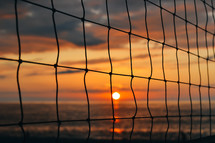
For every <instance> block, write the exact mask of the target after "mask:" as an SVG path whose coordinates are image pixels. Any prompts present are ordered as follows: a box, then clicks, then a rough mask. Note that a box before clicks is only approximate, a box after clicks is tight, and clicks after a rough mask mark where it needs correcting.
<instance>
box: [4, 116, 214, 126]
mask: <svg viewBox="0 0 215 143" xmlns="http://www.w3.org/2000/svg"><path fill="white" fill-rule="evenodd" d="M166 117H167V116H152V117H151V116H136V117H135V119H151V118H153V119H159V118H164V119H165V118H166ZM178 117H179V116H178V115H168V118H178ZM180 117H181V118H190V117H191V115H190V114H189V115H181V116H180ZM192 117H194V118H201V117H203V118H204V117H205V118H206V117H215V114H214V115H213V114H212V115H200V114H199V115H197V114H194V115H192ZM133 119H134V118H133V116H132V117H115V118H114V119H113V118H95V119H93V118H90V120H89V119H81V120H75V119H74V120H59V121H57V120H56V121H41V122H23V123H22V125H31V124H50V123H58V122H60V123H69V122H88V121H109V120H133ZM18 125H20V124H19V123H11V124H0V128H1V127H5V126H18Z"/></svg>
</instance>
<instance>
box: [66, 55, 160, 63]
mask: <svg viewBox="0 0 215 143" xmlns="http://www.w3.org/2000/svg"><path fill="white" fill-rule="evenodd" d="M154 56H158V55H154ZM148 57H149V55H148V54H139V55H134V56H132V59H145V58H148ZM127 60H130V57H125V58H121V59H116V58H111V61H112V62H124V61H127ZM109 62H110V61H109V59H107V58H98V59H90V60H88V61H87V63H88V64H102V63H109ZM85 63H86V61H85V60H82V61H74V62H71V61H68V62H63V64H69V65H77V64H85Z"/></svg>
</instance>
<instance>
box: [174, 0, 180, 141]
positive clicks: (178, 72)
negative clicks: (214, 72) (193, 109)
mask: <svg viewBox="0 0 215 143" xmlns="http://www.w3.org/2000/svg"><path fill="white" fill-rule="evenodd" d="M175 18H176V0H174V13H173V26H174V35H175V45H176V53H175V54H176V63H177V75H178V81H177V85H178V117H179V121H178V124H179V127H178V142H180V135H181V109H180V95H181V93H180V92H181V89H180V70H179V60H178V40H177V30H176V21H175Z"/></svg>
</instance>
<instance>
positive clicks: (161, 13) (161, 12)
mask: <svg viewBox="0 0 215 143" xmlns="http://www.w3.org/2000/svg"><path fill="white" fill-rule="evenodd" d="M159 4H160V7H161V8H160V16H161V26H162V32H163V44H162V71H163V79H164V84H165V107H166V120H167V129H166V132H165V142H167V135H168V131H169V118H168V115H169V114H168V105H167V81H166V76H165V68H164V43H165V42H166V37H165V29H164V22H163V9H162V2H161V0H159Z"/></svg>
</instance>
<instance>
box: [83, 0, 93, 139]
mask: <svg viewBox="0 0 215 143" xmlns="http://www.w3.org/2000/svg"><path fill="white" fill-rule="evenodd" d="M81 5H82V9H83V17H82V19H81V21H82V26H83V38H84V51H85V65H86V67H85V73H84V89H85V93H86V98H87V111H88V117H87V122H88V126H89V131H88V136H87V142H88V141H89V139H90V133H91V123H90V101H89V96H88V91H87V84H86V75H87V73H88V66H87V65H88V62H87V43H86V31H85V7H84V2H83V0H81Z"/></svg>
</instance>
